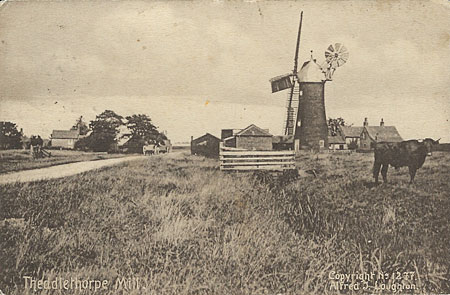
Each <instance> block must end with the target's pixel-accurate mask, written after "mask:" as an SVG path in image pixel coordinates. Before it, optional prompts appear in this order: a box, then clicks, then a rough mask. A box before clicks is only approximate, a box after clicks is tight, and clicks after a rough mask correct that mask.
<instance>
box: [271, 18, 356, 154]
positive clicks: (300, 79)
mask: <svg viewBox="0 0 450 295" xmlns="http://www.w3.org/2000/svg"><path fill="white" fill-rule="evenodd" d="M302 19H303V12H301V14H300V25H299V30H298V36H297V46H296V51H295V58H294V70H293V72H292V74H286V75H282V76H278V77H275V78H273V79H271V80H270V82H271V84H272V93H274V92H277V91H281V90H284V89H287V88H290V92H289V96H288V102H287V116H286V123H285V126H284V134H285V135H294V142H295V144H294V145H295V149H298V148H300V147H301V148H305V149H315V150H317V149H323V148H325V147H327V146H328V126H327V121H326V116H325V97H324V94H325V82H326V81H331V80H332V77H333V74H334V72H335V70H336V68H338V67H340V66H342V65H343V64H345V63H346V62H347V59H348V57H349V53H348V50H347V48H345V46H343V45H342V44H340V43H336V44H335V45H330V46H328V48H327V50H326V51H325V61H324V62H323V63H322V65H319V64H318V63H317V62H316V60H315V59H314V58H313V56H312V51H311V59H310V60H309V61H307V62H305V63H303V65H302V67H301V69H300V71H297V68H298V66H297V64H298V51H299V47H300V36H301V28H302ZM291 79H292V80H291ZM296 84H298V87H296ZM297 95H298V98H297V97H295V96H297ZM296 102H297V103H298V107H297V108H295V106H294V104H295V103H296ZM296 109H297V111H296Z"/></svg>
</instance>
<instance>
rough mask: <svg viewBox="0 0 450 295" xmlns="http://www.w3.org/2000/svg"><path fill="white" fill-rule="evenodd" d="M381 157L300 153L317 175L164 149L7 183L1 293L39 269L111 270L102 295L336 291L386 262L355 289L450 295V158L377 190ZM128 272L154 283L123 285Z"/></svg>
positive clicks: (98, 275)
mask: <svg viewBox="0 0 450 295" xmlns="http://www.w3.org/2000/svg"><path fill="white" fill-rule="evenodd" d="M372 157H373V155H371V154H351V155H339V154H326V155H319V156H315V155H309V154H304V155H302V156H300V157H299V159H298V166H299V167H300V168H302V169H304V170H308V169H314V170H315V171H316V173H317V177H300V178H298V179H295V178H294V177H285V178H274V177H273V176H271V175H269V174H224V173H222V172H220V171H219V170H218V163H217V161H214V160H210V159H204V158H201V157H195V156H189V155H179V156H177V157H171V158H170V157H167V156H166V157H164V156H163V157H160V156H155V157H148V158H147V159H145V160H142V161H134V162H129V163H124V164H121V165H120V166H116V167H109V168H105V169H102V170H97V171H92V172H88V173H84V174H81V175H77V176H73V177H67V178H63V179H55V180H49V181H41V182H35V183H26V184H12V185H4V186H0V196H1V203H0V204H1V209H0V220H1V222H0V251H1V254H0V265H1V268H0V272H1V273H0V289H1V290H2V291H3V292H4V293H5V294H17V295H18V294H35V293H34V292H33V291H32V290H31V291H30V290H24V279H23V276H33V277H36V278H42V277H44V278H50V279H51V278H54V277H63V278H69V279H70V278H71V277H72V278H73V277H77V278H80V279H83V278H84V279H98V280H108V281H109V282H110V285H108V286H109V287H108V288H107V289H106V290H103V291H102V292H100V293H99V292H97V293H98V294H336V293H348V292H344V291H336V290H334V289H332V290H331V289H330V288H331V286H332V285H331V283H332V282H335V281H334V280H331V279H330V276H332V278H333V279H334V278H336V277H337V274H356V273H359V274H363V273H367V274H370V273H372V272H373V273H377V274H378V273H380V272H383V273H384V274H389V277H383V278H379V279H374V280H369V279H368V280H367V281H366V282H367V286H364V287H367V288H368V289H367V290H365V291H362V290H359V291H356V293H357V294H360V293H380V294H392V293H393V292H392V287H391V289H390V290H382V289H380V288H382V286H385V287H384V288H387V287H386V286H394V285H395V286H396V290H397V291H396V292H397V294H405V293H416V294H417V293H425V292H427V293H431V292H433V293H449V292H450V281H449V278H450V247H449V245H450V229H449V222H450V200H449V192H450V154H449V153H434V155H433V157H431V158H429V159H427V161H426V162H425V164H424V167H423V168H422V169H420V170H419V171H418V174H417V177H416V183H415V184H412V185H409V184H408V181H409V176H408V173H407V170H405V168H403V169H402V170H400V171H395V170H391V171H389V178H390V181H391V182H390V183H389V184H382V185H379V186H376V187H375V186H373V184H372V183H373V181H372V177H371V166H372ZM291 176H292V175H291ZM397 272H399V273H401V275H400V276H397ZM392 274H394V275H395V281H393V280H392V276H391V275H392ZM123 277H130V278H140V282H141V283H140V286H141V287H142V286H144V287H145V288H146V289H145V290H125V291H124V290H116V289H115V287H114V282H115V280H116V279H118V278H119V279H120V278H123ZM354 281H355V280H354ZM394 283H395V284H394ZM382 284H384V285H382ZM399 286H402V288H404V289H402V290H400V289H399V288H400V287H399ZM408 286H409V288H413V287H414V288H415V289H414V290H409V289H407V287H408ZM361 288H362V287H361ZM376 288H378V289H376ZM399 291H400V292H399ZM92 293H93V292H92V291H87V292H86V294H92ZM40 294H59V293H55V292H45V291H44V292H42V293H40ZM61 294H80V293H75V291H74V290H64V291H62V292H61Z"/></svg>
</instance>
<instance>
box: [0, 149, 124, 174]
mask: <svg viewBox="0 0 450 295" xmlns="http://www.w3.org/2000/svg"><path fill="white" fill-rule="evenodd" d="M49 152H50V153H51V155H52V156H51V157H50V158H41V159H33V158H32V157H31V155H30V151H27V150H5V151H0V174H1V173H7V172H13V171H21V170H29V169H36V168H44V167H49V166H55V165H61V164H67V163H74V162H82V161H92V160H101V159H110V158H116V157H123V156H124V155H123V154H106V153H88V152H80V151H70V150H49Z"/></svg>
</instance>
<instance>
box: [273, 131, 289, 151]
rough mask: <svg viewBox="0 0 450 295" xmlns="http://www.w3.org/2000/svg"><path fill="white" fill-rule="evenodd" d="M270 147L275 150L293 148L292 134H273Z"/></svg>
mask: <svg viewBox="0 0 450 295" xmlns="http://www.w3.org/2000/svg"><path fill="white" fill-rule="evenodd" d="M272 148H273V150H275V151H288V150H293V149H294V135H275V136H273V137H272Z"/></svg>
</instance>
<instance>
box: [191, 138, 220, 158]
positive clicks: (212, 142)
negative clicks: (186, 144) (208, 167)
mask: <svg viewBox="0 0 450 295" xmlns="http://www.w3.org/2000/svg"><path fill="white" fill-rule="evenodd" d="M219 148H220V139H219V138H217V137H215V136H214V135H212V134H209V133H206V134H205V135H203V136H200V137H198V138H196V139H192V140H191V154H192V155H199V156H204V157H209V158H218V157H219Z"/></svg>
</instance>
